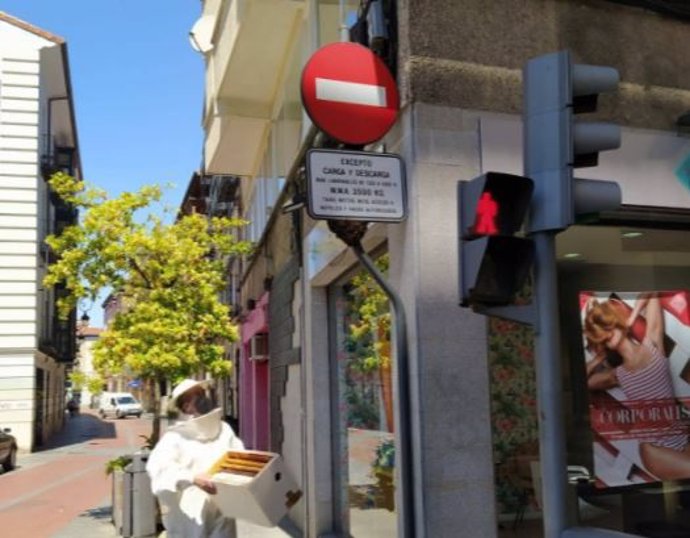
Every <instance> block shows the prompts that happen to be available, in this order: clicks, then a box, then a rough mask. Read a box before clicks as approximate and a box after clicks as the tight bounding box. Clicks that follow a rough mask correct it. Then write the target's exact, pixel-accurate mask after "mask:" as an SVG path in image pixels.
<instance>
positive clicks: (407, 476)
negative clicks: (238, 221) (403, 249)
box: [350, 241, 416, 538]
mask: <svg viewBox="0 0 690 538" xmlns="http://www.w3.org/2000/svg"><path fill="white" fill-rule="evenodd" d="M350 246H351V247H352V250H353V251H354V253H355V254H356V255H357V258H359V261H360V262H362V265H364V267H365V268H366V269H367V271H369V273H371V276H372V277H373V278H374V280H376V282H377V283H378V285H379V286H381V288H382V289H383V291H384V292H385V294H386V295H387V296H388V299H389V300H390V302H391V306H392V307H393V314H394V316H393V318H394V319H395V347H396V361H397V364H396V366H397V371H398V375H397V382H398V406H399V409H400V423H399V424H396V427H397V430H398V436H399V439H400V454H399V455H398V457H396V460H397V465H398V469H399V476H400V487H401V489H402V495H401V497H402V500H403V501H402V518H403V528H402V529H400V531H399V532H398V536H400V537H401V538H413V537H414V536H416V532H415V502H414V489H413V488H414V481H413V476H412V473H413V472H414V465H413V461H412V426H411V422H412V414H411V411H410V369H409V363H408V353H407V321H406V319H405V306H404V305H403V302H402V300H401V299H400V297H399V296H398V294H397V293H396V292H395V290H394V289H393V288H392V287H391V285H390V284H389V283H388V282H387V281H386V279H385V277H384V276H383V275H382V274H381V272H380V271H379V270H378V269H377V267H376V264H375V263H374V262H373V261H372V259H371V258H370V257H369V256H368V255H367V254H366V252H364V249H363V248H362V245H361V243H360V242H359V241H357V242H355V243H353V244H351V245H350Z"/></svg>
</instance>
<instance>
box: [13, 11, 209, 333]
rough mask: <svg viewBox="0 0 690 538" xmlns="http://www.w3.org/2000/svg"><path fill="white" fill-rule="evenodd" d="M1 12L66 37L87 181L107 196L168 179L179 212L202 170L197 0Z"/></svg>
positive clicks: (95, 315)
mask: <svg viewBox="0 0 690 538" xmlns="http://www.w3.org/2000/svg"><path fill="white" fill-rule="evenodd" d="M0 10H1V11H5V12H6V13H7V14H9V15H12V16H14V17H17V18H20V19H22V20H24V21H26V22H28V23H31V24H33V25H35V26H38V27H40V28H42V29H44V30H47V31H49V32H52V33H54V34H57V35H59V36H61V37H63V38H65V39H66V40H67V44H68V49H69V58H70V70H71V75H72V87H73V91H74V97H75V109H76V115H77V127H78V130H79V144H80V149H81V156H82V165H83V169H84V174H85V177H86V179H87V180H88V181H89V182H91V183H93V184H95V185H97V186H99V187H102V188H104V189H106V190H107V191H108V192H109V193H111V194H116V193H118V192H121V191H122V190H134V189H137V188H138V187H140V186H141V185H144V184H147V183H159V184H161V185H163V184H166V183H168V182H171V183H173V184H174V185H175V186H174V188H173V189H171V190H170V191H168V192H167V193H166V195H165V198H164V203H165V204H166V205H168V206H172V207H175V208H176V207H178V206H179V204H180V201H181V199H182V196H183V195H184V192H185V189H186V187H187V182H188V181H189V178H190V177H191V175H192V173H193V172H194V170H196V169H198V168H199V165H200V163H201V150H202V140H203V132H202V129H201V110H202V101H203V87H204V65H203V59H202V57H201V56H200V55H199V53H197V52H195V51H194V50H193V49H192V48H191V46H190V45H189V40H188V37H187V36H188V33H189V30H190V28H191V27H192V25H193V24H194V22H195V21H196V19H197V18H198V17H199V15H200V12H201V3H200V2H199V1H198V0H0ZM96 310H100V308H94V309H93V310H92V311H91V313H90V315H91V317H92V319H93V320H94V322H95V323H98V322H99V320H100V312H96ZM95 323H94V324H95Z"/></svg>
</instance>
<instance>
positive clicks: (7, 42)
mask: <svg viewBox="0 0 690 538" xmlns="http://www.w3.org/2000/svg"><path fill="white" fill-rule="evenodd" d="M55 46H58V45H56V44H55V43H53V42H51V41H49V40H47V39H44V38H42V37H39V36H37V35H35V34H33V33H31V32H28V31H26V30H23V29H21V28H18V27H16V26H13V25H11V24H9V23H7V22H4V21H0V425H1V426H3V427H9V428H11V429H12V433H13V434H14V435H15V436H16V437H17V442H18V444H19V447H20V448H21V449H27V450H28V449H30V448H31V446H32V444H33V440H34V439H33V421H34V414H35V405H37V401H36V395H35V382H34V380H35V368H37V367H40V368H43V369H44V374H43V375H45V376H46V379H47V380H48V382H49V386H46V389H47V392H46V394H47V395H48V398H47V399H46V400H44V401H40V402H38V405H41V406H42V407H43V412H44V414H45V420H44V429H43V434H44V437H46V436H48V435H49V434H50V433H52V432H54V431H56V430H57V429H58V428H59V427H60V426H61V425H62V419H63V417H62V402H61V401H60V399H61V397H62V395H63V387H64V370H65V368H64V365H60V364H57V363H56V362H55V361H54V360H53V359H52V358H50V357H46V356H44V355H42V354H38V353H37V352H36V348H37V345H38V334H37V330H38V327H37V325H38V310H37V301H38V287H39V281H38V279H39V278H40V277H39V275H38V274H37V267H38V256H37V254H38V241H39V234H38V230H39V227H40V224H41V223H40V215H41V214H42V213H41V211H42V208H43V207H44V206H43V203H41V202H39V200H40V199H41V198H42V196H44V195H45V194H44V193H45V186H44V185H43V180H42V179H41V178H40V170H39V162H40V161H39V148H40V147H41V138H40V137H41V134H42V130H43V131H45V128H44V127H43V125H44V122H45V117H44V111H43V110H42V109H43V108H45V107H42V106H41V99H42V92H41V84H42V81H41V63H40V50H41V49H42V48H43V47H55Z"/></svg>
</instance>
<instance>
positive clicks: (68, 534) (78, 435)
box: [21, 411, 300, 538]
mask: <svg viewBox="0 0 690 538" xmlns="http://www.w3.org/2000/svg"><path fill="white" fill-rule="evenodd" d="M84 414H85V415H91V414H93V412H91V411H86V412H85V413H84ZM146 418H150V417H146ZM144 420H145V419H142V420H141V422H140V423H139V424H138V425H137V426H136V429H135V430H134V431H130V429H129V428H128V430H127V433H126V435H125V436H126V437H127V439H125V441H126V444H127V445H128V446H134V445H135V444H137V442H138V441H137V435H136V434H137V433H139V431H138V430H139V429H140V428H142V427H144V426H145V424H144ZM129 425H130V424H128V426H129ZM131 426H132V427H134V426H135V425H134V421H132V423H131ZM97 427H102V424H100V425H99V423H98V422H96V421H93V420H88V421H87V420H71V421H67V422H66V424H65V427H64V428H63V429H62V431H61V432H59V433H58V434H57V435H55V436H53V438H51V439H50V441H49V442H48V444H47V445H46V447H44V449H43V450H42V451H39V452H34V453H31V454H24V455H22V459H21V467H22V469H30V468H31V467H34V466H41V465H43V464H46V463H50V462H52V461H53V460H57V459H59V458H61V457H62V456H64V454H66V453H74V452H79V453H82V454H88V453H90V451H91V450H93V448H91V447H89V446H88V439H90V438H91V437H92V436H93V435H94V432H92V431H91V430H92V429H94V428H97ZM146 428H147V427H146ZM146 428H144V429H146ZM107 452H110V453H111V457H113V456H115V455H118V454H122V453H123V449H122V448H120V449H117V450H116V449H112V450H108V451H107ZM111 503H112V499H111V497H110V495H108V496H107V497H105V498H101V499H94V505H93V507H92V508H89V509H87V510H86V511H84V512H82V513H81V514H79V515H78V516H77V517H76V518H74V519H73V520H72V521H71V522H69V524H67V525H66V526H65V527H63V528H62V529H61V530H60V531H58V532H57V533H54V534H52V536H51V538H119V536H120V534H119V533H118V531H117V530H116V529H115V525H114V524H113V520H112V505H111ZM237 531H238V532H237V535H238V537H239V538H284V537H291V536H295V537H296V536H299V535H300V534H299V533H296V532H295V531H294V530H291V531H290V532H285V531H283V530H281V529H280V528H279V527H270V528H269V527H261V526H258V525H253V524H251V523H248V522H245V521H238V522H237ZM163 537H165V533H162V534H160V535H159V537H158V538H163Z"/></svg>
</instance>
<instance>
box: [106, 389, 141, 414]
mask: <svg viewBox="0 0 690 538" xmlns="http://www.w3.org/2000/svg"><path fill="white" fill-rule="evenodd" d="M142 413H143V408H142V407H141V404H140V403H139V402H138V401H137V400H136V398H135V397H134V396H132V395H131V394H130V393H129V392H104V393H103V394H101V398H100V403H99V405H98V414H99V415H100V416H101V417H102V418H107V417H114V418H125V417H127V416H129V415H134V416H135V417H137V418H138V417H140V416H141V414H142Z"/></svg>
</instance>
